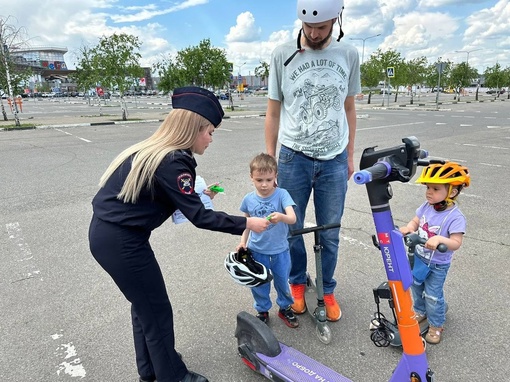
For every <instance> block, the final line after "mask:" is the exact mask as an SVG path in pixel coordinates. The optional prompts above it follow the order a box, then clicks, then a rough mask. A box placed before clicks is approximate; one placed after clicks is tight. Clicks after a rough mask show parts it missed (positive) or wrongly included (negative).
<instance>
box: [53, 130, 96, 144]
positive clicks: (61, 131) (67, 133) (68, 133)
mask: <svg viewBox="0 0 510 382" xmlns="http://www.w3.org/2000/svg"><path fill="white" fill-rule="evenodd" d="M55 130H56V131H58V132H60V133H64V134H66V135H70V136H72V137H76V138H78V139H80V140H82V141H84V142H87V143H91V142H92V141H89V140H88V139H85V138H81V137H79V136H77V135H74V134H71V133H70V132H68V131H64V130H60V129H55Z"/></svg>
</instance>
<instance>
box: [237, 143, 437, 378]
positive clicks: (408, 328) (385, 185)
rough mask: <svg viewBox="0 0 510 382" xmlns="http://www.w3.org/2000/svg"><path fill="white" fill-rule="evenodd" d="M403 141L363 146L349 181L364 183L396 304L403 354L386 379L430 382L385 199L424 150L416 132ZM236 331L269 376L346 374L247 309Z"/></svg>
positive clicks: (402, 254)
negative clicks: (299, 347)
mask: <svg viewBox="0 0 510 382" xmlns="http://www.w3.org/2000/svg"><path fill="white" fill-rule="evenodd" d="M402 142H403V144H401V145H398V146H395V147H391V148H388V149H383V150H377V151H376V150H375V148H373V147H372V148H368V149H365V150H364V152H363V154H362V158H361V162H360V168H361V171H359V172H357V173H355V174H354V181H355V182H356V183H358V184H366V187H367V193H368V197H369V202H370V205H371V208H372V215H373V219H374V223H375V228H376V232H377V240H378V245H379V248H380V251H381V255H382V259H383V263H384V266H385V270H386V275H387V278H388V286H389V290H390V292H391V295H392V298H393V301H394V303H395V315H396V317H397V328H398V331H399V333H400V336H401V340H402V351H403V354H402V357H401V359H400V361H399V363H398V365H397V366H396V368H395V369H394V371H393V374H392V376H391V378H390V382H425V381H427V382H432V381H433V378H434V373H433V372H432V370H431V369H430V368H429V365H428V361H427V356H426V353H425V346H424V344H423V342H422V337H421V335H420V329H419V325H418V322H417V321H416V319H415V315H414V312H413V309H412V297H411V291H410V286H411V282H412V275H411V269H410V266H409V261H408V259H407V253H406V249H405V246H404V242H403V236H402V234H401V233H400V231H399V230H398V229H396V228H395V224H394V222H393V217H392V214H391V209H390V204H389V200H390V199H391V197H392V190H391V186H390V182H394V181H400V182H408V181H409V180H410V179H411V178H412V177H413V175H414V173H415V172H416V166H417V165H427V164H428V162H426V161H424V160H420V158H423V157H424V154H425V153H424V152H423V151H422V150H420V144H419V142H418V140H417V139H416V138H415V137H409V138H404V139H403V140H402ZM235 336H236V338H237V341H238V351H239V354H240V356H241V358H242V360H243V362H244V363H245V364H246V365H247V366H248V367H249V368H250V369H252V370H254V371H256V372H258V373H260V374H262V375H263V376H265V377H266V378H268V379H270V380H272V381H280V382H292V381H294V382H308V381H324V382H326V381H327V382H346V381H350V379H348V378H347V377H344V376H342V375H341V374H339V373H336V372H335V371H333V370H331V369H330V368H328V367H326V366H324V365H322V364H320V363H318V362H317V361H315V360H313V359H311V358H310V357H308V356H306V355H304V354H303V353H301V352H299V351H297V350H295V349H293V348H291V347H289V346H287V345H285V344H282V343H280V342H279V341H278V340H277V339H276V338H275V336H274V335H273V333H272V332H271V329H269V327H268V326H267V325H265V324H264V323H262V322H261V321H260V320H258V319H257V318H256V317H255V316H252V315H250V314H248V313H246V312H241V313H239V314H238V315H237V327H236V332H235Z"/></svg>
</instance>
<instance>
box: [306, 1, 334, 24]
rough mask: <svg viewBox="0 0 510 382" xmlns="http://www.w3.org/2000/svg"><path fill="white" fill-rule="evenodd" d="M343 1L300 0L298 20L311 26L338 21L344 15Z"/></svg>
mask: <svg viewBox="0 0 510 382" xmlns="http://www.w3.org/2000/svg"><path fill="white" fill-rule="evenodd" d="M343 7H344V2H343V0H298V2H297V16H298V18H299V19H300V20H301V21H303V22H305V23H310V24H315V23H323V22H324V21H328V20H332V19H336V18H338V17H339V16H340V13H342V9H343Z"/></svg>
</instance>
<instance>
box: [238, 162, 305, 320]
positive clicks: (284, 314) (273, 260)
mask: <svg viewBox="0 0 510 382" xmlns="http://www.w3.org/2000/svg"><path fill="white" fill-rule="evenodd" d="M276 176H277V162H276V160H275V158H274V157H272V156H271V155H268V154H259V155H257V156H256V157H255V158H253V159H252V161H251V162H250V177H251V181H252V183H253V185H254V186H255V191H252V192H250V193H249V194H247V195H246V196H245V197H244V199H243V201H242V203H241V211H242V212H244V214H245V215H246V216H247V217H249V216H253V217H265V218H266V219H268V220H269V221H270V222H271V225H270V226H269V227H268V228H267V230H266V231H265V232H263V233H256V232H253V231H250V230H249V229H246V230H245V231H244V233H243V235H242V236H241V242H240V244H239V245H238V246H237V250H239V249H240V248H244V249H246V248H249V249H250V251H251V253H252V255H253V258H254V259H255V260H256V261H258V262H260V263H262V264H264V266H265V267H266V268H267V269H270V270H271V272H272V273H273V282H274V287H275V289H276V292H277V298H276V303H277V304H278V306H279V307H280V310H279V311H278V317H280V318H281V319H282V320H283V322H285V324H286V325H287V326H288V327H290V328H296V327H298V325H299V324H298V321H297V318H296V316H295V315H294V313H293V312H292V310H291V308H290V306H291V305H292V303H293V302H294V300H293V298H292V294H291V293H290V287H289V283H288V280H289V273H290V253H289V242H288V240H287V236H288V234H289V224H294V223H295V222H296V214H295V213H294V207H293V206H295V203H294V201H293V200H292V198H291V196H290V195H289V193H288V192H287V191H286V190H284V189H282V188H279V187H277V186H276ZM270 291H271V284H270V283H266V284H263V285H261V286H258V287H255V288H252V289H251V292H252V294H253V298H254V299H255V303H254V304H253V306H254V308H255V309H256V310H257V312H258V313H257V317H258V318H259V319H260V320H261V321H263V322H265V323H267V322H268V321H269V309H270V308H271V306H272V303H271V298H270V295H269V294H270Z"/></svg>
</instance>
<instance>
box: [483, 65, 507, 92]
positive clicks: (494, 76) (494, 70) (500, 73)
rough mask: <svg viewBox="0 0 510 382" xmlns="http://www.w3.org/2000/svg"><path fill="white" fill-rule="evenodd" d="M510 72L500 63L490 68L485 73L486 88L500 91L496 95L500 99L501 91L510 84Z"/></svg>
mask: <svg viewBox="0 0 510 382" xmlns="http://www.w3.org/2000/svg"><path fill="white" fill-rule="evenodd" d="M509 72H510V69H509V68H506V69H505V70H503V69H502V68H501V65H500V64H499V63H496V65H494V66H491V67H488V68H487V69H485V71H484V73H483V74H484V76H485V86H487V87H489V88H495V89H496V90H498V91H497V92H496V93H495V95H497V96H498V97H499V90H500V89H501V88H502V87H504V86H505V85H508V84H509V82H510V78H509V77H508V76H509Z"/></svg>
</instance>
